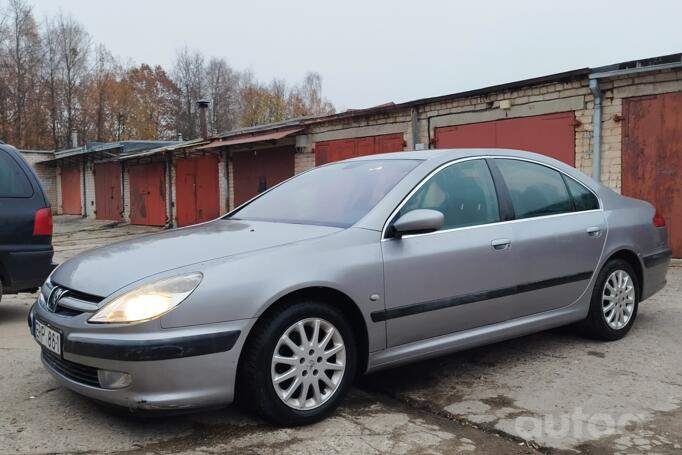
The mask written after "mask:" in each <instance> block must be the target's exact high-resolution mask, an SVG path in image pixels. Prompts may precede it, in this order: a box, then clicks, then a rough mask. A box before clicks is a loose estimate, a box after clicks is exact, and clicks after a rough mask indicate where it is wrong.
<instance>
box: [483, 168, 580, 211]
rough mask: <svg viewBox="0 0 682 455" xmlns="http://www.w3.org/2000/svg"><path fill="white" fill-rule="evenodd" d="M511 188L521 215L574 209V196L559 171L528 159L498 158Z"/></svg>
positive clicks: (513, 198) (515, 204)
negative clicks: (570, 193)
mask: <svg viewBox="0 0 682 455" xmlns="http://www.w3.org/2000/svg"><path fill="white" fill-rule="evenodd" d="M495 163H496V164H497V167H498V168H499V169H500V172H501V173H502V177H503V178H504V181H505V182H506V184H507V187H508V188H509V193H510V196H511V200H512V206H513V207H514V213H515V215H516V218H517V219H522V218H533V217H536V216H543V215H555V214H558V213H566V212H572V211H573V205H572V203H571V197H570V195H569V194H568V190H567V189H566V184H565V183H564V179H563V177H562V176H561V174H560V173H559V172H558V171H555V170H554V169H550V168H548V167H546V166H542V165H540V164H535V163H530V162H528V161H521V160H511V159H501V158H499V159H496V160H495Z"/></svg>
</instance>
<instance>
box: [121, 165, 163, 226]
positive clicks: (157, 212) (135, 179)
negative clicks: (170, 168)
mask: <svg viewBox="0 0 682 455" xmlns="http://www.w3.org/2000/svg"><path fill="white" fill-rule="evenodd" d="M165 170H166V169H165V165H164V163H150V164H138V165H136V166H130V168H129V169H128V174H129V178H130V222H131V223H132V224H146V225H149V226H163V225H164V224H166V172H165Z"/></svg>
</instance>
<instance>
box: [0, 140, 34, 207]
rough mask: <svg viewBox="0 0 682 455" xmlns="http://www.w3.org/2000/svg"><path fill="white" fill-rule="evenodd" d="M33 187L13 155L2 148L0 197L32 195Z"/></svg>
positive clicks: (0, 155)
mask: <svg viewBox="0 0 682 455" xmlns="http://www.w3.org/2000/svg"><path fill="white" fill-rule="evenodd" d="M32 195H33V187H31V182H29V180H28V177H26V174H25V173H24V171H23V170H22V169H21V167H20V166H19V163H17V162H16V161H15V160H14V158H12V156H10V154H9V153H7V152H5V151H4V150H0V197H31V196H32Z"/></svg>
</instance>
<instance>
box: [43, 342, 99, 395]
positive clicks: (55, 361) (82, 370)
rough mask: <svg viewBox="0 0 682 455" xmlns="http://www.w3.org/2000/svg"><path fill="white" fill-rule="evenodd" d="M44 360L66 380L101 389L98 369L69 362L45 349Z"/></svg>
mask: <svg viewBox="0 0 682 455" xmlns="http://www.w3.org/2000/svg"><path fill="white" fill-rule="evenodd" d="M43 360H44V361H45V363H47V365H48V366H49V367H50V368H52V369H53V370H54V371H56V372H57V373H59V374H60V375H62V376H64V377H65V378H68V379H71V380H72V381H75V382H78V383H81V384H85V385H89V386H92V387H100V385H99V377H98V376H97V368H93V367H89V366H85V365H80V364H78V363H73V362H69V361H68V360H64V359H62V358H61V357H58V356H56V355H54V354H52V353H50V352H48V351H46V350H45V349H43Z"/></svg>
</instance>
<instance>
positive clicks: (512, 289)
mask: <svg viewBox="0 0 682 455" xmlns="http://www.w3.org/2000/svg"><path fill="white" fill-rule="evenodd" d="M591 277H592V272H582V273H576V274H575V275H568V276H562V277H558V278H550V279H548V280H542V281H535V282H533V283H525V284H518V285H516V286H509V287H506V288H500V289H493V290H490V291H482V292H476V293H472V294H464V295H460V296H456V297H450V298H446V299H439V300H431V301H428V302H422V303H415V304H412V305H405V306H401V307H398V308H390V309H388V310H381V311H374V312H373V313H372V314H371V317H372V321H374V322H381V321H387V320H389V319H395V318H401V317H404V316H411V315H414V314H419V313H426V312H427V311H435V310H442V309H444V308H450V307H455V306H460V305H466V304H468V303H475V302H482V301H484V300H491V299H497V298H500V297H507V296H510V295H514V294H521V293H522V292H531V291H537V290H539V289H545V288H551V287H554V286H560V285H562V284H569V283H575V282H578V281H584V280H589V279H590V278H591Z"/></svg>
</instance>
